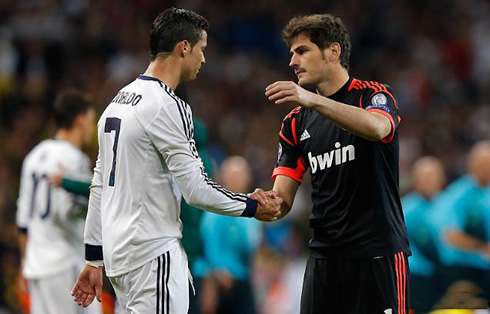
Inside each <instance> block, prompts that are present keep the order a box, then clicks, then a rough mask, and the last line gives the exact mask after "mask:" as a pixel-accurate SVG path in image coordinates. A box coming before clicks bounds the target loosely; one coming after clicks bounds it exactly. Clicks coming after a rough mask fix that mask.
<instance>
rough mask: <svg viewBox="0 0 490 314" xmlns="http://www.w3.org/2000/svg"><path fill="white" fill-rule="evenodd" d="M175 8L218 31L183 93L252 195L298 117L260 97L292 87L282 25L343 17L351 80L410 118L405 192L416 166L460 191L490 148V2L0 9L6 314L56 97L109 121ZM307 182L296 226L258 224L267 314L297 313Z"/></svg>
mask: <svg viewBox="0 0 490 314" xmlns="http://www.w3.org/2000/svg"><path fill="white" fill-rule="evenodd" d="M170 6H178V7H183V8H188V9H193V10H195V11H197V12H198V13H200V14H202V15H203V16H205V17H206V18H207V19H208V20H209V21H210V23H211V29H210V32H209V39H208V48H207V49H206V51H205V55H206V61H207V63H206V65H205V66H204V67H203V68H202V70H201V73H200V75H199V77H198V79H197V80H196V81H194V82H191V83H189V84H185V85H183V86H181V87H179V89H178V90H177V94H179V95H181V96H182V98H184V99H186V101H187V102H188V103H189V104H191V106H192V108H193V112H194V116H195V117H198V118H199V119H200V120H201V121H202V122H203V124H204V125H205V126H206V128H207V130H208V143H209V144H208V147H207V150H208V154H209V156H210V159H211V160H212V162H213V163H214V166H215V167H216V169H218V168H219V166H220V165H221V163H222V162H223V160H224V159H225V158H226V157H228V156H231V155H241V156H243V157H244V158H245V159H246V160H247V161H248V163H249V165H250V171H251V185H250V186H252V187H255V186H259V187H263V188H264V189H268V188H271V186H272V182H271V179H270V176H271V173H272V169H273V167H274V164H275V160H276V157H277V136H278V131H279V128H280V124H281V121H282V118H283V117H284V116H285V114H286V113H287V112H288V111H289V110H291V109H292V108H291V107H288V106H282V107H277V106H275V105H274V104H272V103H270V102H269V101H268V100H267V99H266V97H265V96H264V90H265V87H266V86H267V85H268V84H270V83H272V82H274V81H276V80H294V79H295V77H294V75H293V72H292V71H291V69H289V68H288V63H289V51H288V49H287V47H286V45H285V44H284V43H283V42H282V40H281V30H282V27H283V26H284V25H285V24H286V23H287V21H288V20H289V19H290V18H292V17H293V16H296V15H300V14H311V13H333V14H335V15H338V16H340V17H341V18H342V19H343V21H344V23H345V24H346V25H347V28H348V30H349V33H350V36H351V41H352V54H351V60H350V64H351V71H350V72H351V75H352V76H354V77H356V78H358V79H362V80H377V81H380V82H385V83H389V84H390V85H391V86H392V87H393V89H394V91H395V93H396V95H397V96H398V98H399V104H400V111H401V117H402V122H401V125H400V192H401V194H402V195H406V194H407V193H409V192H410V191H412V190H413V186H412V180H411V169H412V166H413V163H414V161H415V160H416V159H417V158H419V157H421V156H425V155H431V156H435V157H436V158H438V159H439V160H440V161H441V162H442V166H443V169H444V172H445V175H446V176H447V182H448V183H451V182H452V181H454V180H455V179H457V178H458V177H460V176H461V175H462V174H464V173H466V172H467V167H466V160H467V156H468V151H469V148H470V147H471V146H472V145H473V144H474V143H475V142H477V141H481V140H490V3H489V2H488V1H487V0H431V1H428V0H400V1H388V0H342V1H340V0H331V1H320V0H305V1H286V0H261V1H225V0H214V1H204V0H182V1H166V0H165V1H162V0H125V1H123V0H101V1H97V0H2V1H0V139H1V141H2V144H1V145H0V313H4V312H5V313H9V312H8V311H13V312H14V313H15V312H16V311H19V310H18V309H19V299H18V297H17V292H16V288H15V281H16V276H17V273H18V269H19V263H20V261H19V257H18V256H19V254H18V249H17V240H16V227H15V212H16V199H17V196H18V187H19V175H20V170H21V165H22V160H23V158H24V157H25V155H26V154H27V153H28V152H29V151H30V149H32V148H33V147H34V145H36V144H37V143H38V142H39V141H40V140H42V139H45V138H47V137H50V136H52V135H53V131H54V125H53V121H52V118H51V116H50V112H51V108H52V105H53V99H54V95H55V94H56V92H57V91H58V90H60V89H61V88H63V87H69V86H75V87H79V88H82V89H84V90H86V91H88V92H90V93H91V94H92V95H94V96H95V99H96V104H97V108H98V113H99V114H100V113H102V110H103V109H104V108H105V106H106V105H107V104H108V103H109V101H110V100H111V99H112V98H113V97H114V95H115V93H116V92H117V90H118V89H119V88H121V87H122V86H123V85H125V84H127V83H128V82H130V81H132V80H133V79H135V77H136V76H137V75H138V74H140V73H143V72H144V70H145V69H146V66H147V64H148V61H149V52H148V30H149V28H150V25H151V22H152V20H153V19H154V18H155V17H156V15H157V14H158V13H159V12H161V11H162V10H163V9H165V8H168V7H170ZM96 151H97V145H96V142H95V139H94V144H93V146H92V147H87V152H88V153H89V155H90V156H91V157H92V160H95V157H96V156H95V154H96ZM308 181H309V180H308V179H307V180H305V183H304V184H303V185H304V186H302V188H301V190H300V193H299V194H298V196H297V198H296V203H295V208H294V209H293V212H292V213H291V214H290V215H289V216H288V218H287V219H286V220H285V221H284V222H279V223H275V224H271V225H269V226H267V227H264V226H263V227H262V231H263V232H262V236H261V240H260V245H259V246H258V248H257V250H258V251H257V252H258V253H257V254H256V255H254V256H256V257H255V258H254V263H252V266H251V267H253V271H252V272H251V275H250V276H251V278H252V285H253V291H254V292H255V297H256V307H257V309H258V311H259V312H260V313H266V314H274V313H283V314H287V313H298V308H297V305H298V302H299V295H300V291H301V282H302V274H303V271H304V261H305V257H306V254H307V241H308V237H309V233H308V232H309V230H308V215H309V211H310V201H309V199H310V197H309V193H310V188H309V186H308ZM184 226H185V225H184ZM184 232H185V231H184ZM489 232H490V231H489ZM488 237H489V236H488V235H487V243H488V241H490V240H489V238H488ZM489 255H490V254H489ZM487 261H488V260H487Z"/></svg>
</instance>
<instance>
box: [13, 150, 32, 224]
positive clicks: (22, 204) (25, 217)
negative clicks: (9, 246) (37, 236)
mask: <svg viewBox="0 0 490 314" xmlns="http://www.w3.org/2000/svg"><path fill="white" fill-rule="evenodd" d="M26 160H27V158H26ZM26 160H25V161H24V164H23V166H22V173H21V179H20V189H19V198H18V199H17V214H16V224H17V227H18V228H19V230H20V231H21V232H22V233H27V229H28V225H29V219H30V216H31V214H32V213H31V208H32V189H33V187H32V184H33V180H32V179H31V178H29V177H28V172H27V169H26V168H27V165H26V164H27V162H26Z"/></svg>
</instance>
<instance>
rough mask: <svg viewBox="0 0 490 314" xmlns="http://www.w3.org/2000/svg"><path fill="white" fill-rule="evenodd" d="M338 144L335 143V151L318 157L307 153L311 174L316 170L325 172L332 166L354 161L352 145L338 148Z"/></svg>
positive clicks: (354, 152)
mask: <svg viewBox="0 0 490 314" xmlns="http://www.w3.org/2000/svg"><path fill="white" fill-rule="evenodd" d="M340 146H341V145H340V143H339V142H337V143H335V149H333V150H331V151H329V152H326V153H324V154H321V155H318V156H312V155H311V152H309V153H308V159H309V161H310V167H311V174H314V173H315V172H316V171H317V170H318V169H320V170H325V168H330V167H332V166H333V165H335V166H336V165H340V164H343V163H346V162H348V161H352V160H354V159H356V148H355V147H354V145H347V146H344V147H340Z"/></svg>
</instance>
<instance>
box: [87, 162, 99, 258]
mask: <svg viewBox="0 0 490 314" xmlns="http://www.w3.org/2000/svg"><path fill="white" fill-rule="evenodd" d="M99 157H100V156H97V161H96V163H95V169H94V177H93V179H92V185H91V186H90V197H89V203H88V212H87V219H86V221H85V233H84V242H85V259H86V260H89V261H93V260H102V259H103V258H102V222H101V216H100V207H101V200H102V163H101V161H100V158H99Z"/></svg>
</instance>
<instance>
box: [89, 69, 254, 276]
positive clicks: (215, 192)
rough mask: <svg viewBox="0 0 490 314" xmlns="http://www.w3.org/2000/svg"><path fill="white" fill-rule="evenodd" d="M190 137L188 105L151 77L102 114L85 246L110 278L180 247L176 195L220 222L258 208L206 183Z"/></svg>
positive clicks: (123, 91)
mask: <svg viewBox="0 0 490 314" xmlns="http://www.w3.org/2000/svg"><path fill="white" fill-rule="evenodd" d="M193 137H194V126H193V122H192V112H191V108H190V106H189V105H188V104H186V103H185V102H184V101H182V100H181V99H180V98H178V97H177V96H176V95H175V94H174V92H173V91H172V90H171V89H170V88H169V87H168V86H166V85H165V84H164V83H163V82H161V81H160V80H158V79H156V78H152V77H148V76H144V75H140V76H139V77H138V78H137V79H136V80H135V81H133V82H132V83H130V84H129V85H127V86H125V87H123V88H122V89H121V90H120V91H119V92H118V93H117V95H116V96H115V97H114V99H113V100H112V101H111V103H110V104H109V105H108V106H107V108H106V109H105V111H104V113H103V114H102V116H101V118H100V120H99V122H98V139H99V155H98V158H97V162H96V166H95V171H94V178H93V180H92V187H91V193H90V201H89V211H88V215H87V224H86V227H85V243H86V244H88V245H89V246H101V245H102V246H103V259H104V264H105V268H106V272H107V275H108V276H118V275H121V274H124V273H127V272H129V271H132V270H134V269H136V268H138V267H140V266H142V265H144V264H145V263H148V262H149V261H151V260H152V259H155V258H156V257H158V256H160V255H162V254H163V253H164V252H165V251H168V250H169V249H171V248H172V247H173V246H174V245H178V243H179V239H180V238H182V223H181V221H180V218H179V217H180V201H181V196H182V195H183V196H184V198H185V200H186V201H187V203H189V204H190V205H192V206H196V207H199V208H202V209H205V210H208V211H212V212H215V213H219V214H222V215H229V216H240V215H242V216H253V215H254V213H255V210H256V207H257V202H256V201H252V200H250V199H248V198H247V197H246V196H245V195H243V194H236V193H232V192H230V191H228V190H225V189H224V188H222V187H221V186H219V185H217V184H216V183H214V182H213V181H211V180H210V179H209V178H208V177H207V176H206V174H205V173H204V170H203V169H204V168H203V165H202V162H201V159H200V158H199V155H198V153H197V149H196V145H195V142H194V138H193ZM87 258H88V259H90V258H89V257H88V256H87Z"/></svg>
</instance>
